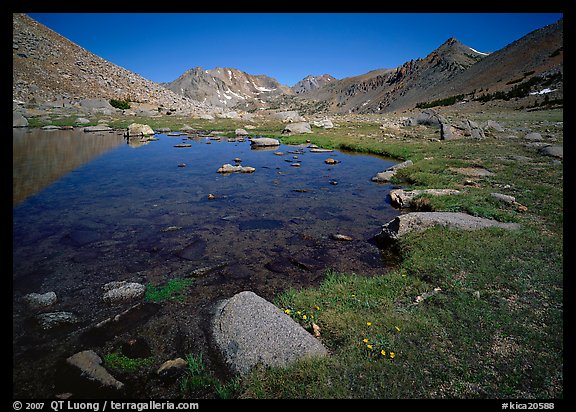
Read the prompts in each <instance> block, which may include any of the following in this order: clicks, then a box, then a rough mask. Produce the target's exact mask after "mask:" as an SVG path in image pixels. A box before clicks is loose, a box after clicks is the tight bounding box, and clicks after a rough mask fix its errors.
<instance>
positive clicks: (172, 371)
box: [156, 358, 188, 379]
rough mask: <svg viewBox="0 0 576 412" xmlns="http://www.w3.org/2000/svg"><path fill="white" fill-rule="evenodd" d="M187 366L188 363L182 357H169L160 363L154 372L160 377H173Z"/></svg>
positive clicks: (178, 374)
mask: <svg viewBox="0 0 576 412" xmlns="http://www.w3.org/2000/svg"><path fill="white" fill-rule="evenodd" d="M187 367H188V363H187V362H186V361H185V360H184V359H182V358H176V359H170V360H167V361H166V362H164V363H163V364H162V365H160V367H159V368H158V369H157V370H156V374H157V375H158V376H159V377H161V378H162V379H173V378H176V377H178V376H180V375H181V374H182V373H184V371H185V370H186V368H187Z"/></svg>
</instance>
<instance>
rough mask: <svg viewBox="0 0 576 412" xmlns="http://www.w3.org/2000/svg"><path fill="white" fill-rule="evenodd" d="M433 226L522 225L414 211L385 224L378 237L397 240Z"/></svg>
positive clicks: (500, 226)
mask: <svg viewBox="0 0 576 412" xmlns="http://www.w3.org/2000/svg"><path fill="white" fill-rule="evenodd" d="M432 226H444V227H451V228H457V229H464V230H477V229H485V228H489V227H498V228H502V229H518V228H519V227H520V225H519V224H517V223H502V222H498V221H496V220H492V219H485V218H483V217H478V216H472V215H469V214H466V213H460V212H413V213H406V214H404V215H400V216H398V217H396V218H395V219H392V220H391V221H390V222H388V223H386V224H385V225H383V226H382V232H381V233H380V234H379V235H378V238H379V239H380V240H383V241H389V240H397V239H399V238H401V237H402V236H404V235H405V234H407V233H410V232H413V231H420V230H424V229H427V228H429V227H432Z"/></svg>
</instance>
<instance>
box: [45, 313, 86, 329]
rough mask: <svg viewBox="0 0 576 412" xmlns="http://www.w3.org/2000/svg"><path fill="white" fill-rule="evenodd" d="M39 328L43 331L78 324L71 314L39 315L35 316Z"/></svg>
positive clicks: (75, 317)
mask: <svg viewBox="0 0 576 412" xmlns="http://www.w3.org/2000/svg"><path fill="white" fill-rule="evenodd" d="M36 320H37V321H38V324H39V325H40V327H41V328H42V329H44V330H48V329H53V328H57V327H60V326H65V325H72V324H74V323H78V321H79V320H78V317H77V316H76V315H75V314H73V313H72V312H50V313H40V314H39V315H37V316H36Z"/></svg>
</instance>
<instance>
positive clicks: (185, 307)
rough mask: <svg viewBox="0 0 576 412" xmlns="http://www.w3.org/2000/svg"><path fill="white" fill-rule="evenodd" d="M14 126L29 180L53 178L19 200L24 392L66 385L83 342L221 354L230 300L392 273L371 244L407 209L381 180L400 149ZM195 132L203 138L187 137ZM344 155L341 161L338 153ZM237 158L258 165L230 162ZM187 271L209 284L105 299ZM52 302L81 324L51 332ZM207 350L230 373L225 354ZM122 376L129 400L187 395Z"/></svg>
mask: <svg viewBox="0 0 576 412" xmlns="http://www.w3.org/2000/svg"><path fill="white" fill-rule="evenodd" d="M54 133H58V134H54ZM14 136H15V137H14V141H15V146H16V143H17V146H18V148H17V149H16V147H15V149H14V162H15V169H14V178H13V179H14V187H15V188H16V187H24V186H25V181H26V180H29V179H32V180H34V179H35V180H37V181H38V183H37V184H35V185H34V187H33V188H32V187H31V188H28V189H22V190H19V191H18V193H25V194H24V195H20V194H18V196H22V199H24V198H25V200H23V201H20V202H16V199H15V206H14V208H13V297H14V313H13V330H14V333H13V348H14V365H15V367H14V372H13V380H14V395H15V396H17V397H18V396H20V397H53V396H54V395H55V394H57V393H58V391H63V392H66V391H67V388H66V384H65V383H63V384H62V383H61V381H59V380H58V379H57V376H58V373H59V368H60V366H58V365H62V362H63V360H64V359H65V358H66V357H68V356H71V355H72V354H74V353H76V352H78V351H80V350H85V349H93V350H95V351H96V352H97V353H98V354H99V355H100V356H104V355H105V354H108V353H113V352H118V351H121V347H122V345H123V344H125V343H126V342H127V341H128V340H130V339H135V338H139V339H144V340H146V341H147V343H148V344H149V345H150V347H151V349H152V353H153V354H154V357H155V359H156V360H157V364H158V365H159V364H160V363H161V362H163V361H165V360H167V359H172V358H174V357H178V356H180V357H185V355H186V354H187V353H199V352H203V353H205V354H210V353H211V350H210V347H211V345H210V337H209V336H208V335H209V333H208V332H207V329H208V324H209V319H210V313H211V310H212V308H213V306H214V303H215V302H216V301H217V300H219V299H223V298H228V297H230V296H232V295H233V294H234V293H237V292H240V291H242V290H252V291H254V292H255V293H257V294H259V295H260V296H262V297H264V298H265V299H269V300H272V299H273V298H274V296H276V295H277V294H278V293H280V292H282V291H284V290H286V289H288V288H296V289H298V288H303V287H308V286H314V285H318V284H319V282H321V281H322V279H323V278H324V275H325V273H326V271H327V270H329V269H332V270H336V271H340V272H349V273H351V272H354V273H359V274H364V275H367V276H371V275H378V274H384V273H385V272H386V271H387V270H388V268H389V264H388V262H387V260H386V256H384V255H383V252H382V251H381V250H380V249H379V248H378V247H377V246H376V245H374V244H373V242H371V241H370V239H371V238H372V237H373V236H374V235H375V234H377V233H378V231H379V229H380V226H381V225H382V224H383V223H385V222H387V221H389V220H390V219H392V218H393V217H395V216H396V215H397V214H398V212H397V211H396V210H395V209H393V208H392V207H391V206H390V205H389V204H388V202H387V199H386V198H387V194H388V191H389V189H390V186H388V185H379V184H375V183H373V182H371V180H370V179H371V177H372V176H373V175H374V174H376V173H378V172H380V171H382V170H384V169H386V168H387V167H389V166H390V165H392V164H393V163H394V161H393V160H390V159H384V158H380V157H377V156H362V155H357V154H355V155H353V156H350V155H348V154H344V153H340V152H338V151H334V152H331V153H311V152H310V151H309V149H307V148H305V147H291V146H284V145H280V146H279V147H276V148H274V149H273V150H265V151H261V150H252V149H251V147H250V142H249V141H248V140H245V141H238V140H236V139H226V138H221V139H217V138H214V137H211V138H208V137H203V136H199V135H190V136H176V137H172V136H167V135H157V136H156V137H158V138H159V140H157V141H152V142H149V143H148V144H145V145H137V147H130V146H129V145H128V144H125V143H124V144H123V137H122V136H121V135H118V134H116V133H112V134H104V135H92V134H83V132H78V131H62V132H43V131H35V132H33V133H31V134H26V133H25V132H15V135H14ZM180 143H189V144H190V145H191V146H190V147H175V146H176V145H179V144H180ZM61 145H62V146H65V147H60V146H61ZM133 146H134V145H133ZM44 152H46V153H44ZM329 157H330V158H333V159H336V160H338V161H339V162H338V163H337V164H335V165H329V164H326V163H325V160H326V159H327V158H329ZM237 158H239V159H240V160H241V161H240V162H239V164H241V165H243V166H250V167H254V168H255V169H256V171H255V172H254V173H232V174H228V175H223V174H219V173H217V172H216V171H217V170H218V168H220V167H221V166H222V165H223V164H226V163H229V164H232V165H234V164H235V159H237ZM295 163H297V164H298V165H299V166H295V165H294V164H295ZM16 164H18V166H17V165H16ZM45 175H50V176H51V177H50V178H47V179H45V180H42V179H41V178H40V177H44V176H45ZM209 195H210V196H209ZM14 196H15V197H16V196H17V194H16V191H15V194H14ZM334 234H343V235H346V236H349V237H351V238H352V240H351V241H342V240H335V239H334V237H333V235H334ZM183 278H188V279H193V282H192V284H191V286H189V287H188V288H187V289H186V290H184V291H182V292H181V293H180V295H178V299H168V300H165V301H162V302H159V303H155V304H153V305H152V306H150V305H151V303H144V302H140V303H138V302H126V303H121V304H108V303H105V302H104V301H103V299H102V296H103V290H102V286H103V285H104V284H106V283H108V282H111V281H118V280H127V281H134V282H140V283H143V284H149V285H165V284H166V282H168V281H169V280H171V279H183ZM48 291H54V292H55V293H56V295H57V297H58V301H57V303H55V304H54V305H52V306H51V307H49V308H45V309H40V310H33V309H31V308H29V307H28V306H27V305H26V304H25V303H24V302H23V301H22V297H23V296H24V295H26V294H28V293H32V292H35V293H45V292H48ZM152 309H153V310H152ZM38 311H40V312H60V311H67V312H71V313H73V314H74V316H75V317H76V319H77V322H76V323H73V324H71V325H65V326H64V327H62V328H54V329H50V330H43V329H41V328H40V327H39V326H38V323H37V321H36V315H37V312H38ZM126 311H127V312H126ZM122 312H126V313H127V314H126V315H125V316H126V319H129V321H125V322H124V323H118V324H116V326H115V328H116V329H113V330H97V333H95V331H94V327H95V326H94V325H96V324H97V323H98V322H101V321H104V320H105V319H107V318H109V317H113V316H116V315H118V314H120V313H122ZM96 335H98V336H100V338H99V339H95V338H94V339H92V338H91V336H92V337H94V336H96ZM205 360H206V362H207V364H208V367H212V369H218V366H217V361H215V360H213V357H212V356H206V358H205ZM120 376H122V377H123V378H124V379H126V380H128V381H130V382H131V383H130V385H128V386H129V387H130V388H131V389H130V390H129V393H128V396H133V397H140V398H154V397H158V398H164V397H174V396H178V387H177V385H164V384H162V385H161V384H159V382H157V381H155V380H154V379H149V378H148V377H147V376H148V375H147V374H146V373H144V372H141V373H140V372H138V373H134V374H132V375H129V376H124V375H122V374H121V375H120ZM56 381H58V382H60V383H59V384H58V385H57V386H56V387H54V382H56ZM135 382H137V384H135ZM92 395H94V394H93V393H88V394H87V396H92Z"/></svg>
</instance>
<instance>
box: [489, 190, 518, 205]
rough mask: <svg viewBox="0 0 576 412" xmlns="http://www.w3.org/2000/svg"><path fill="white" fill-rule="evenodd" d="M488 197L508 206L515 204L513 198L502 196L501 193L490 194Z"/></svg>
mask: <svg viewBox="0 0 576 412" xmlns="http://www.w3.org/2000/svg"><path fill="white" fill-rule="evenodd" d="M490 196H492V197H493V198H494V199H497V200H499V201H501V202H504V203H506V204H509V205H512V204H515V203H516V198H515V197H514V196H510V195H504V194H502V193H490Z"/></svg>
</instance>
